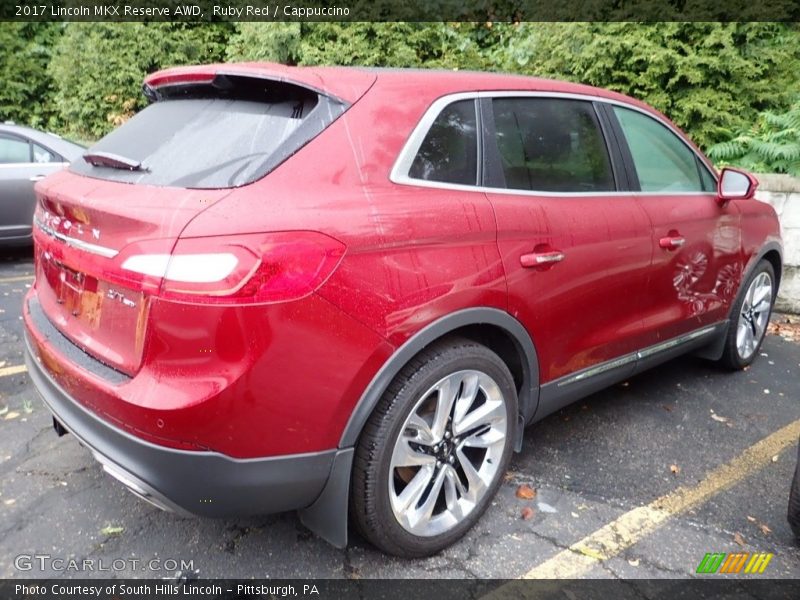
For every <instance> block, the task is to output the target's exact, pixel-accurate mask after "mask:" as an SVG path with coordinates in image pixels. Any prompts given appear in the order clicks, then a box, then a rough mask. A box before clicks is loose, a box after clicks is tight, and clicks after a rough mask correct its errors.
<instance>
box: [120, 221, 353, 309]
mask: <svg viewBox="0 0 800 600" xmlns="http://www.w3.org/2000/svg"><path fill="white" fill-rule="evenodd" d="M344 250H345V247H344V245H343V244H342V243H341V242H339V241H337V240H335V239H333V238H331V237H328V236H326V235H323V234H321V233H315V232H310V231H292V232H280V233H269V234H249V235H241V236H226V237H207V238H187V239H179V240H178V242H177V243H176V244H175V247H174V248H173V249H172V252H171V253H169V252H163V251H160V252H139V253H135V254H128V255H127V256H125V257H124V259H123V260H122V262H121V271H122V278H123V279H125V280H127V281H136V282H137V283H138V284H139V286H141V287H144V288H147V287H150V288H152V284H153V283H154V281H155V280H158V281H159V282H160V285H159V290H160V291H159V292H158V295H159V296H160V297H162V298H165V299H171V300H183V301H189V302H201V303H224V304H258V303H270V302H285V301H287V300H295V299H297V298H301V297H303V296H306V295H308V294H310V293H311V292H313V291H314V290H315V289H317V288H318V287H319V286H320V285H322V283H323V282H324V281H325V280H326V279H327V278H328V277H329V276H330V274H331V273H333V270H334V269H335V268H336V266H337V265H338V264H339V261H340V260H341V258H342V256H343V255H344ZM137 287H138V286H137Z"/></svg>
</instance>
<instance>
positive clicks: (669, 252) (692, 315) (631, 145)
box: [609, 106, 742, 345]
mask: <svg viewBox="0 0 800 600" xmlns="http://www.w3.org/2000/svg"><path fill="white" fill-rule="evenodd" d="M609 112H610V118H612V119H616V121H617V123H618V124H619V127H620V128H621V132H622V133H621V135H620V138H621V143H622V145H623V152H624V153H625V154H626V155H627V159H628V161H629V164H630V165H631V166H632V169H631V170H632V171H633V173H632V176H631V178H632V179H633V180H634V181H633V185H634V187H635V189H637V190H639V192H638V193H637V198H638V201H639V202H640V204H641V206H642V207H643V208H644V210H645V211H646V213H647V215H648V218H649V220H650V224H651V229H652V239H651V245H652V248H653V264H652V267H651V269H650V274H649V276H648V278H647V282H646V285H645V286H644V288H643V289H644V290H646V291H645V293H644V294H643V304H642V314H643V318H644V327H645V331H646V335H647V342H648V344H647V345H652V344H656V343H658V342H660V341H663V340H669V339H671V338H675V337H677V336H680V335H682V334H685V333H688V332H690V331H694V330H697V329H700V328H702V327H704V326H708V325H711V324H713V323H716V322H718V321H721V320H723V319H724V318H726V315H727V313H728V309H729V307H730V305H731V302H732V301H733V298H734V296H735V295H736V290H737V289H738V287H739V281H740V279H741V275H742V264H741V255H740V247H741V240H740V235H739V221H740V215H739V211H738V209H737V208H736V205H735V204H734V203H728V204H726V205H725V206H720V205H719V204H718V203H717V196H716V181H715V178H714V176H713V174H712V173H711V172H710V171H709V169H708V168H707V167H706V165H705V164H704V163H703V161H701V160H700V158H699V157H698V156H697V155H696V153H695V151H694V150H693V149H692V148H691V147H690V146H689V145H688V144H687V143H686V142H685V141H684V140H683V139H682V138H681V137H680V136H679V135H678V134H677V133H676V132H674V131H673V130H672V129H671V128H670V127H668V126H667V125H666V124H665V123H662V122H661V121H659V120H656V119H655V118H654V117H653V116H651V115H649V114H647V113H644V112H642V111H639V110H635V109H633V108H626V107H622V106H614V107H613V109H611V110H610V111H609Z"/></svg>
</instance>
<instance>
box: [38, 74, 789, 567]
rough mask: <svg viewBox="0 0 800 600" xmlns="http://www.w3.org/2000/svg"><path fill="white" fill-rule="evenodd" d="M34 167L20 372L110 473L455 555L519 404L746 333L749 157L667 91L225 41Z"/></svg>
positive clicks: (763, 321) (540, 406) (744, 338)
mask: <svg viewBox="0 0 800 600" xmlns="http://www.w3.org/2000/svg"><path fill="white" fill-rule="evenodd" d="M144 93H145V94H146V95H147V97H148V98H149V99H150V100H151V104H150V105H149V106H148V107H147V108H145V109H144V110H143V111H141V112H140V113H138V114H137V115H136V116H134V117H133V118H132V119H131V120H130V121H128V122H127V123H125V124H124V125H122V126H121V127H120V128H118V129H116V130H115V131H113V132H112V133H111V134H109V135H108V136H106V137H105V138H103V139H102V140H100V141H99V142H98V143H97V144H96V145H94V146H93V147H92V148H90V149H89V150H88V151H87V152H86V153H85V155H84V156H83V159H82V160H80V159H79V160H77V161H75V162H74V163H73V164H72V166H71V167H70V168H69V170H67V171H64V172H62V173H59V174H56V175H53V176H51V177H49V178H47V179H46V180H44V181H42V182H40V183H39V184H37V187H36V192H37V196H38V204H37V208H36V215H35V227H34V236H35V243H36V250H35V253H36V283H35V285H34V286H33V288H32V289H31V291H30V293H29V294H28V296H27V298H26V300H25V307H24V319H25V325H26V329H27V336H26V337H27V346H28V355H29V357H28V358H29V370H30V374H31V377H32V379H33V381H34V383H35V385H36V387H37V388H38V390H39V392H40V393H41V395H42V396H43V397H44V400H45V402H46V403H47V405H48V406H49V408H50V409H51V410H52V412H53V414H54V415H55V427H56V430H57V431H58V432H59V433H64V432H65V431H69V432H71V433H73V434H74V435H75V436H76V437H77V438H78V439H80V440H81V441H82V442H83V443H84V445H85V446H86V447H88V448H89V449H90V450H91V451H92V452H93V454H94V456H95V457H96V458H97V460H98V461H100V462H101V463H102V465H103V467H104V468H105V469H106V470H107V471H108V472H109V473H110V474H111V475H113V476H114V477H116V478H117V479H119V480H120V481H122V482H123V483H124V484H125V485H126V486H128V487H129V488H130V489H131V490H132V491H134V492H135V493H136V494H138V495H140V496H142V497H144V498H145V499H147V500H149V501H150V502H152V503H153V504H156V505H157V506H159V507H161V508H167V509H171V510H174V511H177V512H181V513H192V514H196V515H207V516H225V515H241V514H248V513H265V512H277V511H286V510H292V509H299V510H300V516H301V519H302V520H303V522H304V523H305V524H306V525H307V526H308V527H309V528H311V529H312V530H314V531H315V532H317V533H318V534H319V535H321V536H322V537H324V538H325V539H327V540H329V541H331V542H332V543H334V544H337V545H344V544H345V543H346V540H347V521H348V513H349V515H350V517H351V519H352V521H354V522H355V524H356V525H357V526H358V528H359V530H360V531H361V532H362V533H363V534H364V536H365V537H366V538H367V539H368V540H370V541H371V542H372V543H374V544H375V545H377V546H378V547H380V548H382V549H383V550H385V551H387V552H390V553H394V554H398V555H404V556H422V555H428V554H430V553H433V552H436V551H438V550H440V549H441V548H444V547H445V546H447V545H448V544H451V543H452V542H454V541H455V540H457V539H458V538H459V537H460V536H462V535H463V534H464V533H465V532H466V531H467V530H468V529H469V528H470V527H471V526H472V525H473V524H474V523H475V522H476V520H477V519H478V518H479V517H480V515H481V513H482V512H483V511H484V510H485V509H486V506H487V505H488V503H489V502H490V500H491V498H492V496H493V494H494V493H495V492H496V490H497V489H498V487H499V485H500V483H501V481H502V479H503V472H504V470H505V469H506V466H507V464H508V461H509V456H510V454H511V452H512V450H519V449H520V448H521V444H522V435H523V431H524V428H525V426H526V425H528V424H530V423H532V422H533V421H536V420H539V419H542V418H544V417H545V416H547V415H548V414H550V413H552V412H553V411H556V410H558V409H560V408H561V407H563V406H565V405H566V404H568V403H570V402H572V401H573V400H575V399H577V398H579V397H581V396H585V395H587V394H589V393H591V392H593V391H595V390H598V389H600V388H602V387H604V386H608V385H609V384H612V383H614V382H617V381H620V380H622V379H625V378H628V377H630V376H631V375H633V374H634V373H638V372H640V371H642V370H644V369H647V368H648V367H651V366H653V365H655V364H657V363H660V362H662V361H665V360H667V359H669V358H671V357H674V356H676V355H678V354H682V353H685V352H689V351H695V352H698V353H700V354H701V355H703V356H705V357H707V358H711V359H716V360H719V361H721V362H722V363H723V364H724V365H726V366H727V367H731V368H742V367H744V366H745V365H748V364H749V363H750V362H752V361H753V359H754V358H755V357H756V356H757V354H758V348H759V345H760V344H761V341H762V339H763V336H764V331H765V329H766V325H767V321H768V318H769V314H770V310H771V308H772V303H773V299H774V297H775V294H776V290H777V287H778V283H779V278H780V273H781V241H780V234H779V227H778V221H777V219H776V216H775V213H774V211H773V210H772V208H771V207H770V206H768V205H767V204H763V203H761V202H756V201H753V200H752V197H753V192H754V188H755V186H756V181H755V180H754V179H753V178H752V177H751V176H749V175H747V174H745V173H742V172H738V171H735V170H732V169H729V170H723V172H722V174H721V176H718V175H717V173H716V172H715V171H714V169H713V167H712V165H711V164H710V163H709V161H708V160H707V159H706V158H705V157H704V156H703V155H702V154H701V153H700V152H699V151H698V150H697V148H696V147H695V146H694V145H693V144H692V143H691V142H690V141H689V140H688V139H687V138H686V137H685V136H684V135H683V134H682V133H681V132H680V131H678V130H677V129H676V127H675V126H674V125H673V124H671V123H670V121H669V120H667V119H666V118H665V117H664V116H663V115H661V114H659V113H658V112H656V111H654V110H653V109H651V108H649V107H648V106H645V105H644V104H642V103H641V102H637V101H636V100H633V99H631V98H628V97H625V96H622V95H619V94H616V93H612V92H608V91H605V90H601V89H596V88H592V87H587V86H582V85H575V84H571V83H564V82H558V81H549V80H542V79H534V78H528V77H518V76H507V75H489V74H482V73H459V72H433V71H410V70H378V69H357V68H353V69H345V68H292V67H283V66H279V65H272V64H263V63H260V64H229V65H212V66H200V67H191V68H176V69H169V70H165V71H161V72H159V73H155V74H153V75H151V76H149V77H148V78H147V79H146V81H145V84H144Z"/></svg>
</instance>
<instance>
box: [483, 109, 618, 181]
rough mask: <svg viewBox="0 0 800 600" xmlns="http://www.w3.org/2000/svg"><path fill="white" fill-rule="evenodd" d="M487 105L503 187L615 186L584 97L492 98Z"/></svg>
mask: <svg viewBox="0 0 800 600" xmlns="http://www.w3.org/2000/svg"><path fill="white" fill-rule="evenodd" d="M492 109H493V112H494V123H495V129H496V131H497V148H498V150H499V151H500V160H501V162H502V166H503V173H504V174H505V179H506V187H508V188H512V189H517V190H535V191H544V192H547V191H553V192H598V191H610V190H613V189H614V177H613V175H612V173H611V165H610V163H609V158H608V151H607V149H606V145H605V140H604V139H603V135H602V132H601V131H600V126H599V124H598V122H597V117H596V115H595V113H594V108H593V107H592V105H591V104H590V103H589V102H584V101H580V100H561V99H553V98H495V99H494V100H493V101H492Z"/></svg>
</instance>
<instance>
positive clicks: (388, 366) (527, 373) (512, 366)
mask: <svg viewBox="0 0 800 600" xmlns="http://www.w3.org/2000/svg"><path fill="white" fill-rule="evenodd" d="M449 336H461V337H466V338H468V339H471V340H473V341H476V342H480V343H482V344H484V345H486V346H487V347H488V348H489V349H491V350H492V351H494V352H495V353H496V354H498V355H499V356H500V358H501V359H503V361H504V362H505V363H506V366H507V367H508V368H509V370H510V371H511V374H512V375H513V376H514V383H515V384H516V385H517V393H518V396H519V409H520V416H521V417H522V419H523V421H524V422H525V423H527V422H528V421H530V419H531V418H532V417H533V413H534V412H535V411H536V405H537V403H538V401H539V361H538V357H537V354H536V348H535V346H534V344H533V340H532V339H531V337H530V336H529V335H528V332H527V331H526V330H525V328H524V327H523V326H522V324H521V323H520V322H519V321H517V320H516V319H515V318H514V317H512V316H511V315H510V314H509V313H507V312H505V311H502V310H499V309H496V308H489V307H480V308H467V309H464V310H460V311H456V312H454V313H451V314H449V315H447V316H444V317H442V318H440V319H438V320H436V321H434V322H433V323H430V324H429V325H427V326H426V327H424V328H423V329H421V330H420V331H418V332H417V333H416V334H414V335H413V336H412V337H411V338H409V339H408V340H407V341H406V342H405V343H404V344H403V345H402V346H400V347H399V348H398V349H397V350H396V351H395V352H394V353H393V354H392V355H391V356H390V357H389V359H388V360H387V361H386V362H385V363H384V365H383V367H381V369H380V370H379V371H378V373H377V374H376V375H375V377H373V379H372V381H371V382H370V384H369V385H368V386H367V388H366V390H364V393H363V394H362V395H361V398H360V399H359V401H358V403H357V404H356V407H355V409H354V410H353V412H352V414H351V416H350V419H349V421H348V422H347V425H346V426H345V428H344V431H343V432H342V436H341V438H340V440H339V448H349V447H351V446H355V444H356V443H357V442H358V438H359V436H360V435H361V430H362V429H363V428H364V425H365V424H366V422H367V419H369V416H370V415H371V414H372V411H373V410H374V409H375V407H376V406H377V405H378V402H379V401H380V399H381V396H383V393H384V392H385V391H386V388H388V387H389V384H390V383H391V382H392V380H393V379H394V378H395V377H396V376H397V374H398V373H399V372H400V370H401V369H402V368H403V367H404V366H405V365H406V364H408V362H409V361H410V360H411V359H413V358H414V357H415V356H416V355H417V354H419V353H420V352H421V351H422V350H424V349H425V348H426V347H427V346H429V345H430V344H432V343H433V342H436V341H439V340H441V339H443V338H447V337H449Z"/></svg>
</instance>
